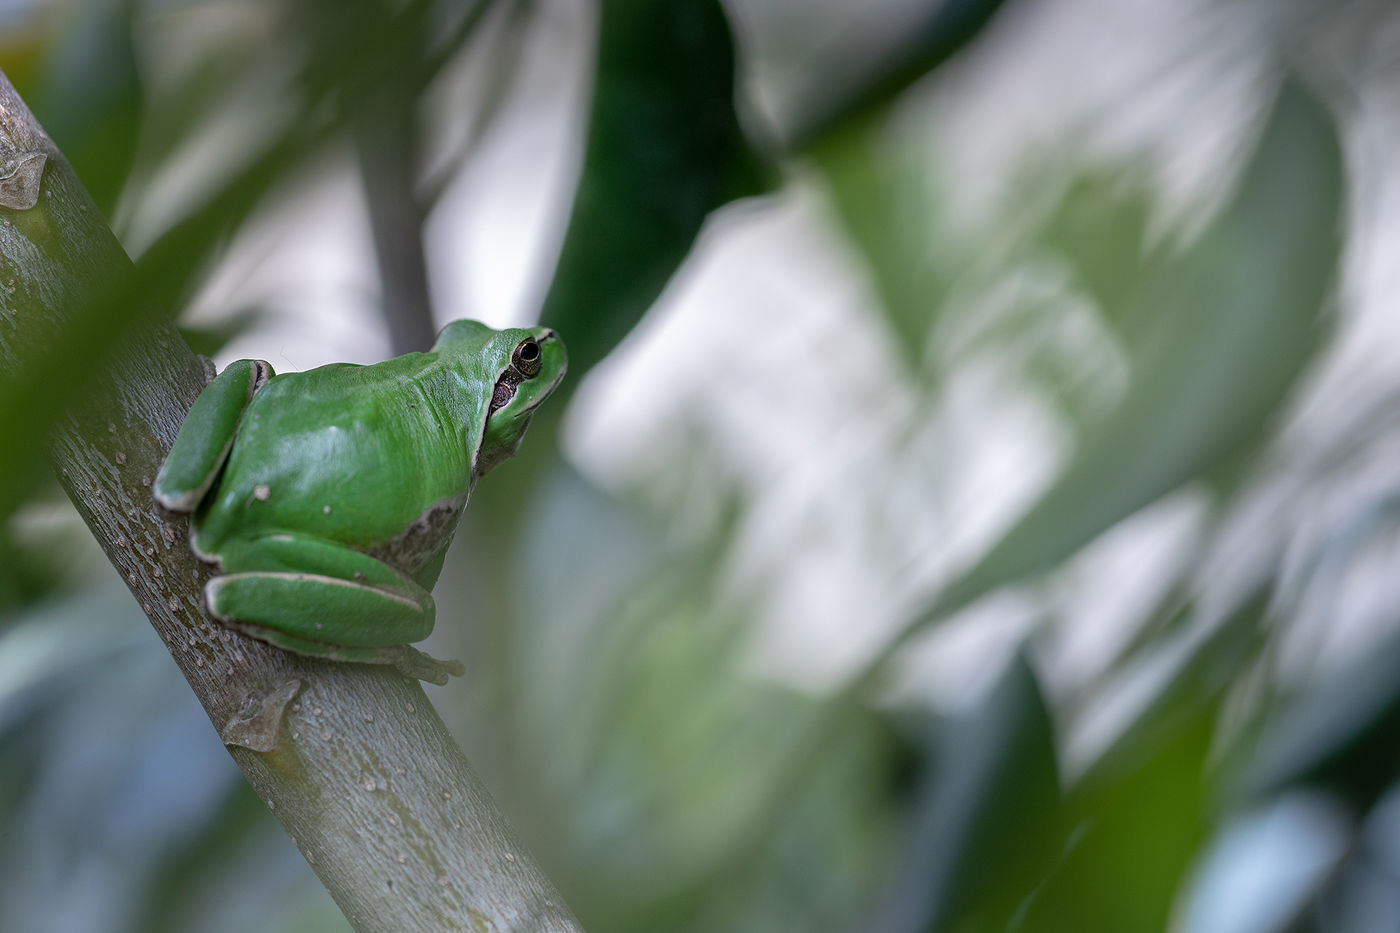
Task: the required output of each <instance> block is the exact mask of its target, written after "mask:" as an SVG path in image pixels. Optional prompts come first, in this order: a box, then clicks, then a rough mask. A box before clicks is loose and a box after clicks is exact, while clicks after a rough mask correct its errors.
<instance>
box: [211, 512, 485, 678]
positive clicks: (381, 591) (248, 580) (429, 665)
mask: <svg viewBox="0 0 1400 933" xmlns="http://www.w3.org/2000/svg"><path fill="white" fill-rule="evenodd" d="M219 565H220V569H221V570H222V573H221V574H220V575H219V576H216V577H214V578H213V579H211V580H210V581H209V582H208V583H207V584H206V585H205V587H204V599H205V603H206V604H207V605H208V607H209V611H210V613H212V614H213V615H214V616H215V618H217V619H219V620H220V621H222V622H224V623H225V624H228V625H230V626H232V627H234V628H237V629H239V630H240V631H243V632H246V633H247V634H249V635H252V636H253V637H255V638H259V639H261V640H263V641H266V642H269V643H271V644H274V645H277V646H278V647H280V648H284V649H286V650H288V651H294V652H297V653H298V654H308V655H313V656H315V657H322V658H332V659H335V660H341V661H360V662H364V663H370V664H393V665H395V666H396V667H398V668H399V669H400V670H401V671H403V672H404V673H406V674H409V675H410V676H413V677H417V678H419V679H420V680H428V681H432V682H433V683H446V682H447V677H448V675H449V674H461V673H462V671H463V668H462V665H461V664H460V663H459V662H456V661H447V662H443V661H436V660H434V659H432V658H430V657H428V656H427V655H425V654H423V653H421V652H419V651H417V650H415V649H414V648H411V647H409V642H414V641H419V640H421V639H423V638H426V637H427V636H428V634H429V633H430V632H431V631H432V630H433V616H434V613H435V606H434V604H433V597H432V595H431V594H430V593H429V592H428V591H427V590H426V589H424V588H423V587H421V586H419V585H418V584H417V583H416V582H414V581H413V579H411V578H410V577H409V576H408V575H406V574H404V573H401V572H400V571H398V570H396V569H395V568H393V567H391V566H389V565H388V564H386V563H384V562H382V561H379V560H376V559H375V558H373V557H370V556H369V555H368V554H363V553H361V552H359V551H355V550H352V549H350V548H347V547H345V546H343V545H340V544H336V543H334V542H331V541H325V540H322V539H320V538H314V537H311V536H309V535H302V534H294V533H288V532H278V533H273V534H267V535H262V536H259V537H256V538H250V539H247V540H243V541H233V542H224V543H223V544H221V546H220V549H219Z"/></svg>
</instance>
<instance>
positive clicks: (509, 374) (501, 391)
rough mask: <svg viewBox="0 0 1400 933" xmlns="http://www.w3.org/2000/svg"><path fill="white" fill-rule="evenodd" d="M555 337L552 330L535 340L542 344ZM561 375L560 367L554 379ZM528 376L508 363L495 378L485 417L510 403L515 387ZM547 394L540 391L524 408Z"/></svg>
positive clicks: (537, 403) (535, 405) (528, 377)
mask: <svg viewBox="0 0 1400 933" xmlns="http://www.w3.org/2000/svg"><path fill="white" fill-rule="evenodd" d="M557 339H558V338H557V337H556V336H555V334H554V332H553V331H550V332H549V333H547V334H544V335H543V336H541V337H540V338H539V339H538V340H536V341H535V342H536V343H539V344H543V343H546V342H547V341H550V340H557ZM563 375H564V371H563V370H562V369H561V370H560V371H559V372H558V373H556V374H555V376H554V381H555V382H558V381H559V379H560V377H562V376H563ZM530 378H532V377H530V376H527V375H525V374H524V373H522V372H521V371H520V370H518V369H516V368H515V364H514V363H511V364H510V365H508V366H507V367H506V368H505V371H504V372H502V373H501V375H500V378H499V379H497V380H496V385H495V386H494V387H493V388H492V389H491V409H490V411H488V412H487V413H486V417H487V418H488V419H489V418H490V417H491V416H492V415H493V414H495V413H496V412H497V411H498V410H499V409H502V408H504V407H505V406H506V405H508V404H510V400H511V399H513V398H515V392H516V390H517V389H519V388H520V384H521V383H522V382H524V381H526V380H527V379H530ZM548 395H549V393H548V392H544V393H541V395H540V396H539V398H538V399H537V400H536V401H535V403H534V404H533V405H531V406H530V408H529V409H526V410H527V411H529V410H530V409H533V408H536V407H538V405H539V404H540V402H543V401H544V400H545V398H546V397H548Z"/></svg>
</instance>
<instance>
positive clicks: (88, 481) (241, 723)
mask: <svg viewBox="0 0 1400 933" xmlns="http://www.w3.org/2000/svg"><path fill="white" fill-rule="evenodd" d="M131 270H132V264H131V262H130V260H129V259H128V258H127V256H126V254H125V253H124V252H123V250H122V247H121V245H120V244H119V243H118V242H117V240H116V238H115V237H114V236H113V235H112V233H111V231H110V229H108V227H107V226H106V224H105V222H104V221H103V220H102V216H101V213H100V212H99V211H98V210H97V208H96V206H95V205H94V204H93V202H92V200H91V198H90V197H89V196H88V194H87V192H86V191H84V190H83V188H82V186H81V184H80V183H79V182H78V180H77V178H76V176H75V175H74V174H73V172H72V169H71V168H70V167H69V166H68V164H67V162H66V161H65V160H64V159H63V157H62V155H61V154H60V153H59V151H58V149H57V148H56V147H55V146H54V145H53V143H52V142H51V141H50V140H49V139H48V138H47V136H45V135H44V133H43V131H42V129H41V128H40V127H39V125H38V123H37V122H36V121H35V119H34V117H33V115H32V114H31V113H30V112H29V110H28V108H27V107H26V106H25V104H24V103H23V101H21V100H20V98H19V96H18V94H16V93H15V90H14V88H13V87H12V86H11V85H10V83H9V81H8V80H7V79H6V78H5V77H4V76H3V75H0V289H2V290H0V299H3V302H2V305H3V307H2V308H0V374H3V375H4V377H6V378H7V379H8V378H9V377H10V376H12V375H13V374H15V373H17V372H22V371H24V370H25V367H26V366H30V367H32V366H33V361H34V360H37V359H42V358H44V357H45V355H46V353H47V351H48V349H49V348H50V347H52V346H53V344H54V342H55V339H56V335H58V334H61V333H62V332H63V331H64V329H65V328H66V327H69V326H70V323H71V321H72V320H73V319H74V318H75V317H76V316H78V315H79V313H80V312H81V309H83V308H84V307H85V306H87V305H88V304H90V303H92V302H94V301H98V300H103V298H101V297H99V296H109V295H111V294H113V291H114V290H116V293H117V294H132V295H137V294H139V293H138V292H134V291H129V290H128V291H125V292H124V291H122V289H129V288H130V285H129V282H130V278H131ZM126 313H128V314H130V315H131V316H133V317H135V316H136V315H137V314H138V313H139V314H144V315H145V316H146V317H147V318H149V319H150V323H148V324H146V325H145V326H143V327H141V328H140V329H139V330H138V331H137V332H136V336H135V337H133V338H132V339H130V340H127V341H125V342H124V343H123V344H122V345H121V346H119V347H117V348H116V349H115V350H112V351H111V352H109V353H107V354H106V356H105V359H106V361H107V362H106V364H105V365H104V366H103V367H102V368H101V371H100V372H98V373H95V374H94V375H93V376H92V377H91V378H90V380H89V382H90V388H89V390H87V391H84V392H83V393H81V396H80V399H79V401H77V402H76V403H75V404H73V405H71V406H70V407H69V409H68V411H67V413H66V414H65V415H64V417H63V418H62V419H60V421H59V423H58V424H57V425H55V426H54V429H53V431H52V434H51V441H50V459H51V460H52V463H53V466H54V469H55V471H56V472H57V473H58V475H59V478H60V480H61V482H62V484H63V486H64V488H65V490H66V491H67V493H68V495H69V497H70V498H71V499H72V501H73V503H74V505H75V506H76V507H77V509H78V511H79V513H80V514H81V515H82V517H83V520H84V521H85V522H86V523H87V525H88V527H89V529H90V530H91V531H92V533H93V535H94V536H95V537H96V538H97V540H98V542H99V544H100V545H101V546H102V548H103V550H104V552H105V553H106V554H107V556H108V558H109V559H110V560H111V562H112V565H113V566H114V567H115V568H116V569H117V571H118V573H120V574H121V575H122V578H123V579H124V580H125V581H126V582H127V584H128V586H129V587H130V589H131V591H132V593H133V595H134V596H135V597H136V599H137V600H138V601H139V602H140V604H141V607H142V609H143V611H144V612H145V613H146V615H147V616H148V617H149V618H150V620H151V624H152V626H153V627H154V628H155V630H156V632H157V633H158V634H159V635H160V637H161V639H162V640H163V641H164V642H165V643H166V645H167V646H168V647H169V649H170V652H171V656H172V657H173V658H174V660H175V662H176V664H177V665H179V667H180V670H181V671H182V673H184V675H185V677H186V679H187V680H188V681H189V683H190V686H191V688H192V689H193V690H194V692H195V694H196V696H197V697H198V698H199V701H200V703H201V704H202V705H203V706H204V708H205V711H206V712H207V713H208V714H209V718H210V720H211V721H212V723H213V724H214V727H215V729H217V730H218V731H219V732H220V734H221V736H223V737H224V739H225V742H226V744H228V747H229V751H230V754H231V755H232V757H233V759H234V761H235V762H236V763H237V764H238V766H239V767H240V768H241V769H242V770H243V773H244V775H245V777H246V778H247V779H248V782H249V783H250V784H252V786H253V788H254V789H255V790H256V791H257V792H258V794H259V796H260V797H261V798H262V799H263V800H264V801H265V802H266V804H267V806H268V808H269V809H270V810H271V811H272V813H273V815H274V816H275V817H277V819H278V820H279V821H281V823H282V825H283V827H284V828H285V829H286V830H287V832H288V834H290V835H291V837H292V839H293V840H294V841H295V842H296V844H297V846H298V847H299V848H300V849H301V851H302V853H303V854H304V855H305V857H306V859H307V861H308V862H309V863H310V864H311V866H312V868H313V869H314V870H315V871H316V873H317V875H318V876H319V877H320V878H321V880H322V882H323V883H324V884H325V886H326V888H327V890H328V891H329V892H330V894H331V896H332V897H333V898H334V899H335V901H336V903H337V904H338V905H339V906H340V908H341V909H342V910H343V911H344V912H345V915H346V917H347V918H348V919H349V921H350V923H351V925H352V926H353V927H354V929H356V930H357V931H362V933H377V931H399V930H429V929H431V930H508V929H529V930H559V931H572V930H579V929H580V927H579V925H578V923H577V921H576V920H575V919H574V918H573V916H572V915H571V913H570V912H569V910H568V908H567V907H566V906H565V905H564V903H563V901H562V899H561V898H560V896H559V894H558V892H557V891H556V890H555V888H554V886H553V885H552V884H551V883H550V881H549V880H548V879H547V878H546V877H545V876H544V874H543V872H542V871H541V870H540V869H539V867H538V866H537V865H536V864H535V862H534V860H533V859H532V858H531V857H530V855H529V854H528V853H526V852H525V851H524V849H523V847H522V846H521V844H520V842H519V840H518V839H517V838H516V836H515V834H514V832H513V831H512V829H511V827H510V826H509V825H508V824H507V822H506V821H505V818H504V817H503V816H502V814H501V813H500V811H499V810H498V809H497V808H496V806H495V804H494V803H493V802H492V801H491V799H490V796H489V795H488V793H487V791H486V789H485V787H484V786H483V785H482V784H481V782H480V780H479V779H478V778H477V777H476V776H475V774H473V772H472V770H471V767H470V765H469V763H468V762H467V760H466V757H465V756H464V755H463V753H462V751H461V749H459V748H458V747H457V745H456V744H455V743H454V742H453V740H452V738H451V737H450V736H449V735H448V733H447V730H446V728H445V727H444V726H443V723H442V721H441V719H440V718H439V717H438V715H437V713H436V711H435V710H434V709H433V707H432V706H431V705H430V704H429V702H428V700H427V697H426V696H425V695H424V693H423V690H422V688H421V687H420V686H419V684H418V683H417V682H415V681H410V680H408V679H406V678H404V677H403V676H401V675H399V674H397V673H395V672H393V671H389V670H383V669H378V668H374V667H370V666H366V665H337V664H333V663H327V662H318V661H315V660H311V659H307V658H301V657H297V656H292V655H289V654H286V653H284V652H281V651H278V650H277V649H274V648H272V647H270V646H267V645H264V644H262V643H260V642H257V641H254V640H251V639H248V638H245V637H243V636H241V635H238V634H236V633H233V632H231V631H230V630H228V629H227V628H225V627H223V626H220V625H218V624H217V623H214V622H211V621H210V620H209V618H208V617H207V616H206V615H205V613H204V609H203V600H202V596H201V588H202V586H203V583H204V581H205V580H206V579H207V578H208V576H209V568H207V567H206V566H204V565H202V564H200V563H199V562H198V561H197V560H196V559H195V558H194V557H193V555H192V554H191V553H190V551H189V548H188V547H187V546H186V544H185V539H186V532H187V527H186V521H185V519H184V518H183V517H172V516H170V515H169V514H166V513H162V512H161V511H160V510H158V509H157V507H156V505H155V503H154V502H153V501H152V499H151V492H150V484H151V481H152V478H153V477H154V476H155V472H156V469H157V467H158V466H159V464H160V461H161V459H162V458H163V456H164V453H165V451H166V450H167V449H168V448H169V445H170V443H171V441H173V439H174V437H175V433H176V431H177V430H178V429H179V425H180V422H181V420H182V418H183V416H184V413H185V411H186V410H187V409H188V408H189V405H190V403H191V402H192V401H193V400H194V398H195V396H196V395H197V394H198V392H199V390H200V389H201V388H202V387H203V385H204V384H205V382H206V381H207V378H208V374H207V372H206V363H205V361H202V360H201V359H200V358H199V357H196V356H195V355H194V354H193V353H192V352H191V351H190V350H189V348H188V347H187V346H185V344H184V343H183V341H182V340H181V339H180V337H179V335H178V334H177V332H176V331H175V329H174V327H173V326H171V325H170V324H169V323H168V322H165V321H159V320H157V315H155V314H153V313H152V312H151V311H150V310H141V309H139V307H131V308H128V309H126ZM80 375H81V374H79V373H70V372H60V371H57V370H56V368H50V370H49V371H48V372H47V373H46V376H47V378H49V379H51V380H54V381H61V380H71V379H76V378H79V376H80ZM19 384H22V383H19V382H13V381H12V382H10V384H9V385H8V386H6V385H4V384H3V383H0V389H3V388H8V389H10V390H13V389H14V387H15V386H16V385H19ZM258 749H266V750H262V751H259V750H258Z"/></svg>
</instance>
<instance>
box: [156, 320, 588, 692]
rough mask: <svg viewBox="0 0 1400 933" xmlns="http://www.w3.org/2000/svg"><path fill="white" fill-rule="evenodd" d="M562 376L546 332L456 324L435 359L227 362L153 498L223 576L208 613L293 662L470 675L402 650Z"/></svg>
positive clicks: (429, 614) (559, 348)
mask: <svg viewBox="0 0 1400 933" xmlns="http://www.w3.org/2000/svg"><path fill="white" fill-rule="evenodd" d="M566 364H567V357H566V355H565V352H564V345H563V343H562V342H561V341H560V340H559V338H558V337H557V336H556V335H555V334H554V332H553V331H551V330H550V329H549V328H546V327H537V328H533V329H528V330H526V329H510V330H501V331H497V330H492V329H491V328H489V327H487V326H486V325H484V324H479V323H477V322H476V321H454V322H453V323H451V324H448V325H447V326H446V327H445V328H443V330H442V332H441V333H440V334H439V335H438V339H437V342H436V343H434V344H433V348H432V350H431V351H429V352H427V353H409V354H407V355H405V356H400V357H397V358H395V359H392V360H387V361H385V362H383V363H377V364H375V365H373V366H358V365H355V364H351V363H334V364H331V365H329V366H322V367H319V368H317V369H312V370H308V371H307V372H301V373H286V374H283V375H280V376H278V375H274V374H273V371H272V367H271V366H269V365H268V364H267V363H266V362H264V361H262V360H239V361H238V362H236V363H234V364H232V365H231V366H229V367H228V368H227V369H225V370H224V371H223V372H222V373H220V374H219V375H218V377H217V378H216V379H215V380H214V381H213V382H211V383H210V384H209V385H208V386H206V387H205V389H204V391H203V392H201V393H200V395H199V398H197V399H196V400H195V403H194V406H193V407H191V409H190V412H189V414H188V415H186V417H185V421H184V424H182V425H181V426H180V433H179V435H178V436H177V437H176V438H175V444H174V446H173V447H172V448H171V450H170V454H169V455H168V456H167V457H166V459H165V463H164V464H163V465H162V466H161V469H160V473H159V475H158V476H157V477H156V481H155V488H154V492H155V498H156V501H157V502H159V503H160V504H161V505H163V506H164V507H165V508H167V509H170V510H172V511H176V512H193V513H194V515H193V518H192V519H191V521H190V543H191V547H192V548H193V549H194V552H195V554H197V555H198V556H199V557H200V558H201V559H202V560H205V561H207V562H209V563H212V564H215V565H216V566H217V567H218V568H219V571H220V572H219V575H217V576H215V577H213V578H212V579H210V581H209V582H208V584H206V585H205V588H204V599H205V604H206V605H207V606H208V608H209V612H210V614H211V615H213V616H214V617H215V618H216V619H218V620H220V621H221V622H223V623H225V624H227V625H229V626H232V627H234V628H236V629H239V630H240V631H243V632H246V633H247V634H249V635H252V636H253V637H255V638H260V639H262V640H263V641H266V642H270V643H272V644H274V645H277V646H278V647H281V648H285V649H287V650H289V651H295V652H297V653H300V654H307V655H314V656H316V657H321V658H333V659H337V660H343V661H359V662H367V663H376V664H393V665H395V666H397V667H398V668H399V669H400V670H402V671H404V672H405V673H407V674H410V675H411V676H414V677H418V678H420V679H423V680H430V681H433V682H434V683H446V681H447V676H448V674H460V673H462V665H461V664H460V663H457V662H442V661H436V660H434V659H432V658H429V657H428V656H427V655H425V654H422V653H421V652H419V651H416V650H415V649H413V648H411V647H409V643H410V642H415V641H419V640H421V639H423V638H425V637H427V635H428V633H429V632H431V631H432V629H433V616H434V611H435V608H434V604H433V598H432V595H431V594H430V593H429V591H430V590H431V589H432V587H433V584H434V583H436V582H437V578H438V575H439V574H440V573H441V572H442V561H443V557H444V556H445V555H446V553H447V546H448V545H449V544H450V543H451V541H452V535H453V532H454V531H455V530H456V528H457V522H458V519H459V518H460V517H461V514H462V509H463V507H464V506H465V505H466V503H467V497H468V496H469V495H470V494H471V491H472V488H473V487H474V486H475V485H476V481H477V480H478V479H479V478H480V477H482V476H484V475H485V474H486V472H487V471H488V470H490V469H491V468H492V467H494V466H496V465H497V464H498V463H501V462H502V461H504V460H506V459H507V458H508V457H510V456H511V454H513V453H515V450H516V448H517V447H518V446H519V445H520V440H521V438H522V437H523V436H524V434H525V429H526V428H527V427H528V426H529V424H530V418H531V416H532V415H533V414H534V411H535V409H536V408H537V407H538V406H539V405H540V403H542V402H543V401H544V400H545V399H546V398H548V397H549V394H550V392H552V391H553V390H554V387H555V386H557V385H558V384H559V380H560V379H562V378H563V376H564V370H565V367H566Z"/></svg>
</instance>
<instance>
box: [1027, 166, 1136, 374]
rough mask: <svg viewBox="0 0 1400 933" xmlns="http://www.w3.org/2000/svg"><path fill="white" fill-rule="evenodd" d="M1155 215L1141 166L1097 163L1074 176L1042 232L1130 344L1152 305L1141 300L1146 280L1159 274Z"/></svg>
mask: <svg viewBox="0 0 1400 933" xmlns="http://www.w3.org/2000/svg"><path fill="white" fill-rule="evenodd" d="M1151 216H1152V192H1151V189H1150V188H1149V186H1148V184H1147V179H1146V178H1144V177H1143V174H1142V171H1141V169H1140V168H1134V167H1128V168H1123V169H1115V168H1110V167H1093V168H1089V169H1087V170H1084V171H1082V172H1080V173H1079V174H1078V175H1077V176H1076V177H1075V178H1073V179H1072V180H1071V182H1070V184H1069V185H1068V187H1067V188H1066V189H1065V192H1064V194H1063V195H1062V196H1061V198H1060V200H1059V202H1058V203H1057V204H1056V206H1055V209H1054V210H1053V211H1052V212H1051V214H1050V216H1049V217H1048V218H1047V219H1046V221H1045V223H1044V225H1043V226H1042V227H1041V229H1040V230H1039V231H1038V234H1037V235H1038V239H1039V240H1040V243H1041V244H1042V245H1043V246H1045V247H1048V248H1049V249H1051V250H1053V251H1055V252H1057V253H1059V254H1060V255H1061V256H1063V257H1064V258H1065V259H1066V260H1068V261H1069V264H1070V266H1071V268H1072V269H1073V270H1074V276H1075V280H1076V282H1077V284H1078V285H1079V287H1080V288H1082V289H1083V290H1084V291H1085V293H1087V294H1088V296H1089V297H1090V298H1092V299H1093V305H1094V309H1095V310H1096V311H1097V312H1098V313H1099V315H1100V316H1101V318H1102V320H1103V322H1104V324H1105V325H1107V327H1108V329H1109V330H1110V332H1112V333H1114V334H1115V335H1116V336H1117V337H1118V338H1119V340H1120V341H1122V342H1123V344H1124V345H1125V347H1131V346H1132V345H1133V344H1134V342H1135V338H1137V337H1138V336H1139V335H1140V332H1141V330H1142V327H1143V321H1142V320H1141V316H1142V315H1143V314H1144V313H1145V312H1149V311H1150V310H1152V309H1151V305H1150V303H1149V302H1144V301H1142V300H1140V297H1141V296H1140V292H1141V290H1142V287H1143V283H1144V281H1150V280H1152V279H1153V278H1154V275H1153V273H1152V271H1151V270H1150V260H1149V257H1148V244H1147V227H1148V222H1149V221H1150V220H1151Z"/></svg>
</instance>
